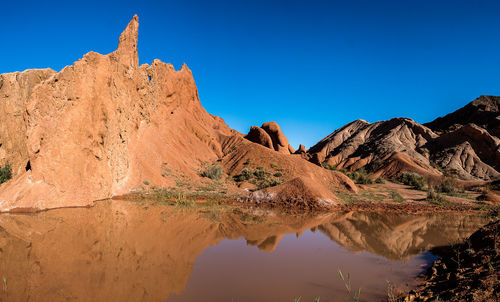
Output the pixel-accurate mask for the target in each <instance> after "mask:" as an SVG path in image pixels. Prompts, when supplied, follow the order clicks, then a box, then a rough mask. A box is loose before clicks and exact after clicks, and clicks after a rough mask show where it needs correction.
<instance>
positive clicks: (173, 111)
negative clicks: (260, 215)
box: [0, 16, 356, 211]
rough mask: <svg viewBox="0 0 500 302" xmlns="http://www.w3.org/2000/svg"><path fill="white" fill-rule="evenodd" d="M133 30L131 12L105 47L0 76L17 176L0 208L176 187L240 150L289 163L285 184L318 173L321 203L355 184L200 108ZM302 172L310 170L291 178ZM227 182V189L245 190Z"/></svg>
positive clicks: (276, 132) (185, 77) (234, 163)
mask: <svg viewBox="0 0 500 302" xmlns="http://www.w3.org/2000/svg"><path fill="white" fill-rule="evenodd" d="M138 32H139V19H138V17H137V16H134V18H133V19H132V20H131V21H130V23H129V24H128V25H127V27H126V29H125V30H124V31H123V33H122V34H121V35H120V39H119V43H118V48H117V50H116V51H114V52H112V53H110V54H107V55H101V54H98V53H96V52H90V53H87V54H86V55H84V56H83V58H82V59H80V60H78V61H77V62H75V63H74V64H73V65H71V66H67V67H65V68H63V69H62V70H61V71H60V72H55V71H52V70H49V69H47V70H28V71H25V72H21V73H12V74H3V75H1V76H0V92H1V94H0V97H1V98H0V119H1V120H2V124H1V126H0V164H2V165H3V164H5V163H7V162H8V163H10V164H11V165H12V167H13V174H14V176H15V177H14V178H13V179H12V180H10V181H9V182H7V183H4V184H2V185H1V186H0V211H11V210H31V209H34V210H40V209H47V208H57V207H67V206H84V205H88V204H90V203H92V202H93V201H95V200H100V199H106V198H110V197H113V196H117V195H123V194H128V193H131V192H134V191H137V190H142V188H143V187H144V186H145V185H146V186H147V185H150V186H155V187H165V188H168V187H179V186H180V185H181V184H184V183H183V181H184V180H188V181H189V182H190V183H189V186H186V187H189V188H191V189H195V188H196V187H199V186H201V185H203V184H204V183H206V181H207V179H206V178H203V177H202V176H201V174H202V173H201V171H200V170H201V169H203V167H204V166H206V165H207V164H215V163H216V162H223V163H229V162H230V163H231V166H225V175H224V177H227V176H228V175H229V176H236V175H238V174H240V173H241V170H242V166H243V165H242V164H241V163H239V162H238V160H244V161H247V160H249V158H248V156H249V155H248V154H252V156H253V157H258V158H264V159H265V160H264V159H260V160H259V162H260V164H259V165H260V166H262V167H264V166H265V167H269V166H270V165H271V164H274V163H275V162H276V163H279V162H283V163H289V164H291V165H292V166H291V167H288V166H283V167H281V168H280V169H282V171H281V172H280V173H282V174H283V175H285V176H284V177H282V178H280V179H279V183H282V182H284V184H283V185H285V184H286V181H287V180H292V179H295V178H297V177H306V178H307V177H318V175H320V177H321V180H322V181H321V182H320V186H325V187H324V188H322V191H323V192H329V193H328V194H323V195H322V196H321V197H322V198H323V199H322V200H323V201H327V203H335V202H336V200H337V197H336V196H335V195H334V194H333V193H332V190H334V189H335V190H356V186H355V185H354V184H353V183H352V181H350V180H349V179H348V178H347V177H345V176H344V175H342V174H341V173H337V172H331V171H325V170H324V169H322V168H320V167H318V166H316V165H313V164H311V163H309V162H307V161H305V160H302V159H301V158H300V156H299V155H297V160H296V159H289V158H286V159H282V158H281V157H280V155H283V156H285V155H286V156H288V157H293V155H290V153H293V149H292V148H291V147H290V146H289V144H288V141H287V140H286V137H284V135H283V134H282V133H281V130H280V128H279V126H278V125H277V124H276V123H266V124H264V125H262V128H260V130H255V131H260V132H259V133H260V134H262V135H263V137H264V139H265V140H267V141H266V143H267V144H268V146H267V147H272V148H264V147H262V146H260V145H259V144H254V143H252V142H250V141H248V140H246V139H244V138H243V137H242V135H241V134H240V133H238V132H237V131H235V130H232V129H231V128H229V126H227V125H226V124H225V123H224V121H223V120H222V119H221V118H219V117H217V116H214V115H211V114H209V113H207V112H206V111H205V109H204V108H203V107H202V105H201V103H200V99H199V96H198V90H197V88H196V85H195V82H194V79H193V75H192V73H191V71H190V70H189V68H188V67H187V66H186V65H183V66H182V68H181V69H180V70H175V69H174V67H173V66H172V65H171V64H167V63H163V62H161V61H160V60H154V61H153V63H152V64H151V65H149V64H142V65H139V57H138V51H137V43H138ZM249 138H251V137H249ZM244 145H248V146H247V147H246V148H243V146H244ZM240 147H241V148H240ZM259 148H261V149H259ZM262 149H264V150H262ZM243 150H246V151H243ZM255 150H258V151H255ZM276 151H278V152H276ZM242 152H246V153H242ZM254 162H257V160H256V161H254ZM252 165H253V163H252ZM252 165H247V166H245V167H251V166H252ZM252 167H253V166H252ZM253 168H257V166H255V167H253ZM304 171H309V175H310V176H307V175H306V176H304V175H298V173H302V172H304ZM223 180H225V178H224V179H223ZM184 182H187V181H184ZM275 184H278V183H277V182H276V183H275ZM227 185H228V187H229V190H230V191H231V192H233V193H238V194H246V193H248V192H247V191H245V190H244V189H243V188H241V187H239V186H238V185H235V184H233V183H232V182H228V184H227ZM315 185H316V182H315ZM182 189H185V188H184V187H183V188H182ZM277 197H278V196H273V198H277ZM273 198H272V199H273ZM317 198H319V197H318V196H314V195H308V196H307V198H306V199H307V200H308V201H310V202H311V203H315V202H316V201H317Z"/></svg>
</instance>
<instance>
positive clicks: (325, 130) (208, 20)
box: [0, 0, 500, 147]
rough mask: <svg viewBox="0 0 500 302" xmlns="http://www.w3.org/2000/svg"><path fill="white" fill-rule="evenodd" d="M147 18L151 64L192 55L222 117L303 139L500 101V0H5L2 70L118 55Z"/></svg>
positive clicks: (211, 107)
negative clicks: (129, 29)
mask: <svg viewBox="0 0 500 302" xmlns="http://www.w3.org/2000/svg"><path fill="white" fill-rule="evenodd" d="M134 14H138V15H139V22H140V28H139V57H140V63H141V64H143V63H151V62H152V61H153V59H155V58H159V59H160V60H162V61H164V62H170V63H172V64H173V65H174V66H175V67H176V68H180V67H181V65H182V63H183V62H185V63H186V64H187V65H188V66H189V68H190V69H191V70H192V71H193V75H194V78H195V81H196V83H197V86H198V90H199V95H200V99H201V102H202V104H203V106H204V107H205V108H206V109H207V110H208V112H210V113H212V114H215V115H219V116H221V117H222V118H224V120H225V121H226V122H227V123H228V124H229V126H231V127H232V128H234V129H236V130H239V131H240V132H244V133H246V132H247V131H248V129H249V127H250V126H251V125H261V124H262V123H263V122H266V121H270V120H274V121H276V122H278V123H279V124H280V125H281V128H282V130H283V131H284V133H285V135H287V136H288V138H289V140H290V142H291V144H292V145H293V146H294V147H297V145H298V144H299V143H303V144H305V145H306V146H307V147H310V146H312V145H313V144H314V143H316V142H317V141H318V140H320V139H321V138H323V137H324V136H326V135H328V134H329V133H331V132H333V131H334V130H335V129H337V128H339V127H341V126H342V125H344V124H346V123H348V122H350V121H352V120H355V119H358V118H362V119H365V120H368V121H369V122H375V121H378V120H384V119H389V118H392V117H398V116H405V117H410V118H413V119H414V120H416V121H417V122H421V123H423V122H428V121H431V120H432V119H434V118H435V117H437V116H440V115H444V114H446V113H449V112H451V111H453V110H455V109H457V108H459V107H462V106H463V105H465V104H466V103H468V102H470V101H472V100H473V99H475V98H476V97H478V96H479V95H481V94H494V95H500V1H460V0H453V1H438V0H434V1H426V0H418V1H414V0H395V1H382V0H379V1H312V0H311V1H305V0H302V1H259V0H253V1H184V0H183V1H179V0H176V1H157V2H154V1H116V2H115V3H113V2H106V1H92V0H87V1H68V0H66V1H61V2H51V1H33V2H29V1H4V2H2V19H3V22H2V26H1V28H0V34H1V38H2V39H1V41H2V46H1V47H0V58H1V59H0V73H4V72H12V71H20V70H24V69H28V68H44V67H50V68H52V69H55V70H60V69H62V68H63V67H64V66H66V65H71V64H72V63H73V62H74V61H76V60H78V59H79V58H81V57H82V55H83V54H84V53H87V52H89V51H96V52H99V53H103V54H104V53H109V52H112V51H113V50H114V49H115V48H116V46H117V44H118V37H119V34H120V33H121V31H122V30H123V29H124V28H125V26H126V25H127V23H128V22H129V21H130V19H131V18H132V16H133V15H134Z"/></svg>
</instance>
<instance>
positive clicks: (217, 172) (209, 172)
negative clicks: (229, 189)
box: [201, 164, 224, 180]
mask: <svg viewBox="0 0 500 302" xmlns="http://www.w3.org/2000/svg"><path fill="white" fill-rule="evenodd" d="M223 172H224V171H223V170H222V167H221V166H220V165H219V164H215V165H211V166H209V167H207V168H206V169H205V171H203V173H202V174H201V176H203V177H208V178H210V179H213V180H219V179H221V178H222V174H223Z"/></svg>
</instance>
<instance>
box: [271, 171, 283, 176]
mask: <svg viewBox="0 0 500 302" xmlns="http://www.w3.org/2000/svg"><path fill="white" fill-rule="evenodd" d="M273 176H274V177H281V176H283V173H281V172H276V173H274V175H273Z"/></svg>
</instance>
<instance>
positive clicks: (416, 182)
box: [397, 172, 427, 190]
mask: <svg viewBox="0 0 500 302" xmlns="http://www.w3.org/2000/svg"><path fill="white" fill-rule="evenodd" d="M397 181H398V182H400V183H402V184H404V185H407V186H411V187H412V188H413V189H416V190H423V189H424V188H425V186H426V185H427V181H426V180H425V178H424V177H422V176H420V175H418V174H417V173H410V172H403V173H401V175H399V177H398V178H397Z"/></svg>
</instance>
